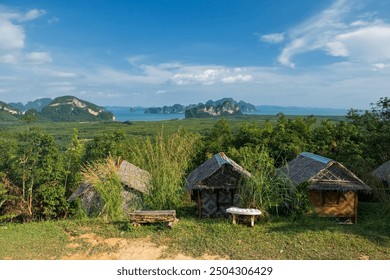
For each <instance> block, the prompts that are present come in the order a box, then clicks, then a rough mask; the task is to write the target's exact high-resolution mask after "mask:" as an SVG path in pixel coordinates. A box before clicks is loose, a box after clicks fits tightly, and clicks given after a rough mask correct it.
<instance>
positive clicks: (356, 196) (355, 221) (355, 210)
mask: <svg viewBox="0 0 390 280" xmlns="http://www.w3.org/2000/svg"><path fill="white" fill-rule="evenodd" d="M354 197H355V202H354V214H355V217H354V221H353V223H354V224H357V208H358V199H359V196H358V194H357V192H355V195H354Z"/></svg>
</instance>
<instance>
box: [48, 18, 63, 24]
mask: <svg viewBox="0 0 390 280" xmlns="http://www.w3.org/2000/svg"><path fill="white" fill-rule="evenodd" d="M59 21H60V19H59V18H58V17H52V18H50V19H48V20H47V22H48V23H49V24H52V23H57V22H59Z"/></svg>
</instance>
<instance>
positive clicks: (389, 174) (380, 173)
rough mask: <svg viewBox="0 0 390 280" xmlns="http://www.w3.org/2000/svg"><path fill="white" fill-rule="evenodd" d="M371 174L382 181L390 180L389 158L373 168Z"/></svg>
mask: <svg viewBox="0 0 390 280" xmlns="http://www.w3.org/2000/svg"><path fill="white" fill-rule="evenodd" d="M372 174H373V175H374V176H376V177H378V178H379V179H381V180H383V181H387V182H390V160H389V161H387V162H385V163H384V164H382V165H381V166H379V167H378V168H377V169H375V170H374V171H373V172H372Z"/></svg>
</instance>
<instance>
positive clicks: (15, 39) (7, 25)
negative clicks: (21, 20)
mask: <svg viewBox="0 0 390 280" xmlns="http://www.w3.org/2000/svg"><path fill="white" fill-rule="evenodd" d="M24 40H25V34H24V30H23V28H22V26H20V25H16V24H13V23H12V22H10V21H8V20H6V19H4V18H2V15H1V11H0V51H13V50H19V49H22V48H24Z"/></svg>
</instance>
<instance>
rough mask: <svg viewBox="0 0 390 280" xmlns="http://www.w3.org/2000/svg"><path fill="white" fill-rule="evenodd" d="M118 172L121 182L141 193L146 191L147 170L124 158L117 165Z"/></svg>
mask: <svg viewBox="0 0 390 280" xmlns="http://www.w3.org/2000/svg"><path fill="white" fill-rule="evenodd" d="M118 173H119V177H120V178H121V182H122V184H124V185H126V186H128V187H129V188H132V189H134V190H137V191H139V192H141V193H147V192H148V184H149V181H150V174H149V172H148V171H146V170H143V169H141V168H139V167H137V166H135V165H134V164H131V163H130V162H128V161H126V160H124V161H122V162H121V164H120V166H119V170H118Z"/></svg>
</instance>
